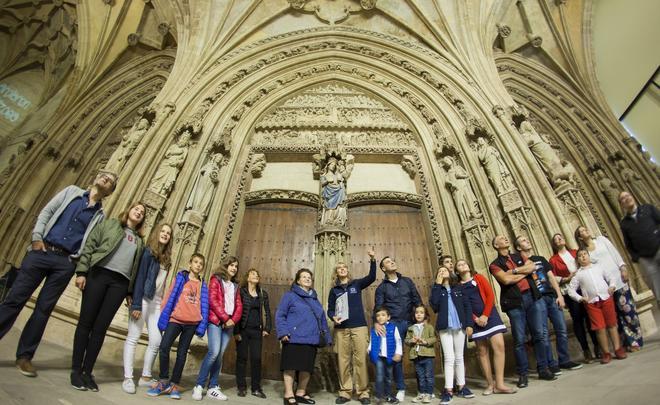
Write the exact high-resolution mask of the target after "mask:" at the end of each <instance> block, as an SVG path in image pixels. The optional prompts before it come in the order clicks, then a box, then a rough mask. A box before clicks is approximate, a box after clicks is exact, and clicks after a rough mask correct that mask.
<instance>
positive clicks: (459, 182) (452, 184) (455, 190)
mask: <svg viewBox="0 0 660 405" xmlns="http://www.w3.org/2000/svg"><path fill="white" fill-rule="evenodd" d="M442 166H443V167H444V169H445V170H446V171H447V180H446V181H445V185H446V186H447V188H448V189H449V191H450V192H451V195H452V197H453V198H454V203H455V204H456V209H457V210H458V215H459V218H460V219H461V223H463V224H466V223H467V222H469V221H473V220H475V219H479V218H482V217H483V215H482V214H481V211H480V210H479V202H478V201H477V196H476V195H475V194H474V190H473V189H472V184H471V183H470V176H469V175H468V173H467V171H466V170H465V169H464V168H463V167H461V166H460V165H459V164H457V163H456V162H455V160H454V158H453V157H451V156H445V157H444V158H442Z"/></svg>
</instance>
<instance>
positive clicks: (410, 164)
mask: <svg viewBox="0 0 660 405" xmlns="http://www.w3.org/2000/svg"><path fill="white" fill-rule="evenodd" d="M413 159H414V158H413V157H412V156H410V155H403V157H402V158H401V167H402V168H403V170H404V171H405V172H406V173H408V176H410V178H411V179H413V180H414V179H415V176H417V168H416V167H415V161H414V160H413Z"/></svg>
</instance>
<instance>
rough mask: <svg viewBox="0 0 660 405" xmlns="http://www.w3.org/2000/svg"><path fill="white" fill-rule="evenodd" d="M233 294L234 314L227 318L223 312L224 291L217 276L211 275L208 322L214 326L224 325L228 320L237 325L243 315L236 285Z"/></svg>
mask: <svg viewBox="0 0 660 405" xmlns="http://www.w3.org/2000/svg"><path fill="white" fill-rule="evenodd" d="M234 285H235V286H236V289H235V293H234V313H233V314H232V315H231V316H229V315H228V314H227V312H225V291H224V289H223V288H222V279H221V278H220V276H219V275H215V274H214V275H212V276H211V280H210V281H209V307H210V308H209V322H210V323H212V324H214V325H224V324H225V323H226V322H227V321H228V320H229V319H231V320H232V321H234V324H237V323H238V321H240V320H241V315H242V314H243V302H242V301H241V294H240V291H239V288H238V285H237V284H234Z"/></svg>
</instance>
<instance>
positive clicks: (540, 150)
mask: <svg viewBox="0 0 660 405" xmlns="http://www.w3.org/2000/svg"><path fill="white" fill-rule="evenodd" d="M518 131H519V132H520V135H521V136H522V138H523V140H524V141H525V143H526V144H527V147H528V148H529V150H530V151H531V152H532V155H534V158H535V159H536V161H537V162H538V163H539V165H540V166H541V169H542V170H543V173H544V174H545V175H546V177H547V178H548V180H550V183H551V184H552V185H553V187H555V188H557V187H558V186H560V185H561V184H563V183H564V182H569V183H571V184H573V185H575V176H576V174H575V168H574V167H573V165H571V164H570V163H569V162H568V161H565V160H564V161H562V160H561V159H560V157H559V155H558V154H557V152H556V151H555V150H554V149H553V148H552V146H550V143H549V142H548V141H547V140H545V139H544V138H543V137H542V136H541V135H540V134H539V133H538V132H537V131H536V130H535V129H534V127H533V126H532V124H531V123H530V122H529V121H528V120H523V121H522V122H521V123H520V125H519V127H518Z"/></svg>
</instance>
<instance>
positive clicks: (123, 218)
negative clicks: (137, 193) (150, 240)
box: [118, 201, 147, 237]
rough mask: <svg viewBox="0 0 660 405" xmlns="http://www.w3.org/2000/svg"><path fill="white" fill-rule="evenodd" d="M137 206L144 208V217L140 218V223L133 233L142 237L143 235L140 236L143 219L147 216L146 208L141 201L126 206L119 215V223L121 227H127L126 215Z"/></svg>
mask: <svg viewBox="0 0 660 405" xmlns="http://www.w3.org/2000/svg"><path fill="white" fill-rule="evenodd" d="M138 205H141V206H142V208H144V215H143V216H142V221H140V223H139V224H137V225H136V226H135V232H136V233H137V234H138V235H139V236H140V237H143V236H144V235H143V234H142V227H143V226H144V219H145V218H146V216H147V206H146V205H144V203H143V202H142V201H134V202H132V203H131V205H129V206H128V208H126V209H125V210H124V211H122V212H121V213H120V214H119V218H118V219H119V222H120V223H121V226H127V225H128V213H129V212H131V210H132V209H133V208H135V207H137V206H138Z"/></svg>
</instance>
